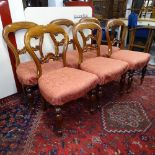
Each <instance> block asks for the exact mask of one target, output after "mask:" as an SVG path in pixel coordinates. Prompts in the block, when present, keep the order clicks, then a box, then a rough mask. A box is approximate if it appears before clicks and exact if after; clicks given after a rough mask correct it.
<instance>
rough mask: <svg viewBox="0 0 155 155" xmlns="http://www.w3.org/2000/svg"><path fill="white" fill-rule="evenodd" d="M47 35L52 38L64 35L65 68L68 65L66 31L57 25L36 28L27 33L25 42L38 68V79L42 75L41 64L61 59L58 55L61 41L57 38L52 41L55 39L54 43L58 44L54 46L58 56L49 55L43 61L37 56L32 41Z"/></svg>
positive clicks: (63, 55)
mask: <svg viewBox="0 0 155 155" xmlns="http://www.w3.org/2000/svg"><path fill="white" fill-rule="evenodd" d="M45 33H49V34H50V35H52V36H56V35H58V34H61V35H63V39H62V40H63V43H64V44H63V51H62V57H63V64H64V66H65V65H66V51H67V47H68V35H67V33H66V32H65V31H64V29H63V28H61V27H60V26H58V25H55V24H48V25H46V26H43V25H38V26H35V27H33V28H31V29H29V30H28V31H27V33H26V34H25V38H24V42H25V47H26V49H27V51H28V52H29V54H30V55H31V56H32V58H33V60H34V62H35V64H36V66H37V73H38V77H40V76H41V75H42V69H41V63H45V62H48V60H49V59H53V60H58V58H59V55H57V54H58V53H59V51H58V45H59V41H57V40H56V37H53V38H52V39H54V40H53V42H56V44H54V45H55V46H56V45H57V46H56V47H55V53H56V54H53V53H47V55H45V56H44V57H43V58H41V59H40V58H38V56H37V55H36V54H35V52H34V48H33V47H32V46H31V43H30V41H31V39H32V38H35V39H36V38H40V37H42V36H43V35H44V34H45ZM60 42H61V41H60Z"/></svg>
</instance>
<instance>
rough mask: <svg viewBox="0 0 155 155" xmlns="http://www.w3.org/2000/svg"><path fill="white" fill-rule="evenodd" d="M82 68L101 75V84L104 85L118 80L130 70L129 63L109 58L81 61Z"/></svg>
mask: <svg viewBox="0 0 155 155" xmlns="http://www.w3.org/2000/svg"><path fill="white" fill-rule="evenodd" d="M81 69H82V70H84V71H87V72H90V73H93V74H95V75H97V76H98V77H99V84H100V85H103V84H106V83H108V82H110V81H113V80H116V79H117V78H119V77H120V76H121V75H122V74H124V73H125V72H126V71H127V70H128V63H126V62H123V61H120V60H115V61H114V60H113V59H109V58H103V57H96V58H90V59H87V60H85V61H83V62H82V63H81Z"/></svg>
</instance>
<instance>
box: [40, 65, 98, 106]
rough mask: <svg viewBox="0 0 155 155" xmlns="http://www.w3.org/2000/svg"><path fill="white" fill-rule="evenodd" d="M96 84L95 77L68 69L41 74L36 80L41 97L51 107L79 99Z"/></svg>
mask: <svg viewBox="0 0 155 155" xmlns="http://www.w3.org/2000/svg"><path fill="white" fill-rule="evenodd" d="M97 83H98V77H97V76H96V75H94V74H91V73H87V72H84V71H81V70H78V69H74V68H69V67H64V68H61V69H58V70H55V71H53V72H49V73H48V74H43V75H42V76H41V77H40V78H39V80H38V85H39V88H40V92H41V94H42V96H43V97H44V98H45V100H46V101H48V102H49V103H51V104H52V105H63V104H64V103H66V102H69V101H71V100H74V99H77V98H80V97H82V96H84V95H85V94H86V93H87V92H88V91H90V90H91V89H93V88H95V86H96V84H97Z"/></svg>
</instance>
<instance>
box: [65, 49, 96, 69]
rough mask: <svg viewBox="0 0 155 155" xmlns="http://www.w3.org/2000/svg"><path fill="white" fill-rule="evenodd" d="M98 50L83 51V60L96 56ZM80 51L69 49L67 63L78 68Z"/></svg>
mask: <svg viewBox="0 0 155 155" xmlns="http://www.w3.org/2000/svg"><path fill="white" fill-rule="evenodd" d="M96 55H97V54H96V51H95V50H91V51H87V52H84V53H83V60H86V59H89V58H94V57H96ZM78 60H79V53H78V51H77V50H74V51H67V53H66V64H67V66H68V67H72V68H78Z"/></svg>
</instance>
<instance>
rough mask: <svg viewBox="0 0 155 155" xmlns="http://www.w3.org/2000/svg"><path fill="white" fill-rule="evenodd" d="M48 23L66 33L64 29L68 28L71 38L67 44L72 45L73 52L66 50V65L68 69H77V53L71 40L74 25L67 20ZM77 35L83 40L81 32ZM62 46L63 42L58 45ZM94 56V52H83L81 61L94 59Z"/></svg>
mask: <svg viewBox="0 0 155 155" xmlns="http://www.w3.org/2000/svg"><path fill="white" fill-rule="evenodd" d="M50 23H53V24H57V25H60V26H61V27H62V28H64V30H65V31H66V29H65V28H66V27H68V28H70V29H69V30H70V31H71V36H72V37H71V39H69V44H72V45H73V50H71V49H68V50H67V53H66V60H67V61H66V65H67V66H68V67H72V68H78V60H79V59H78V57H79V52H78V50H77V49H76V46H75V43H74V40H73V34H72V29H73V27H74V25H75V24H74V23H73V21H71V20H69V19H56V20H53V21H51V22H50ZM66 32H67V31H66ZM67 33H68V32H67ZM69 33H70V32H69ZM79 33H80V35H81V37H82V38H83V40H84V39H85V38H84V33H83V32H81V31H80V32H79ZM51 37H52V36H51ZM62 44H63V40H62V42H61V43H60V44H59V46H61V45H62ZM95 56H96V53H94V52H85V53H84V54H83V59H84V60H85V59H88V58H92V57H95Z"/></svg>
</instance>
